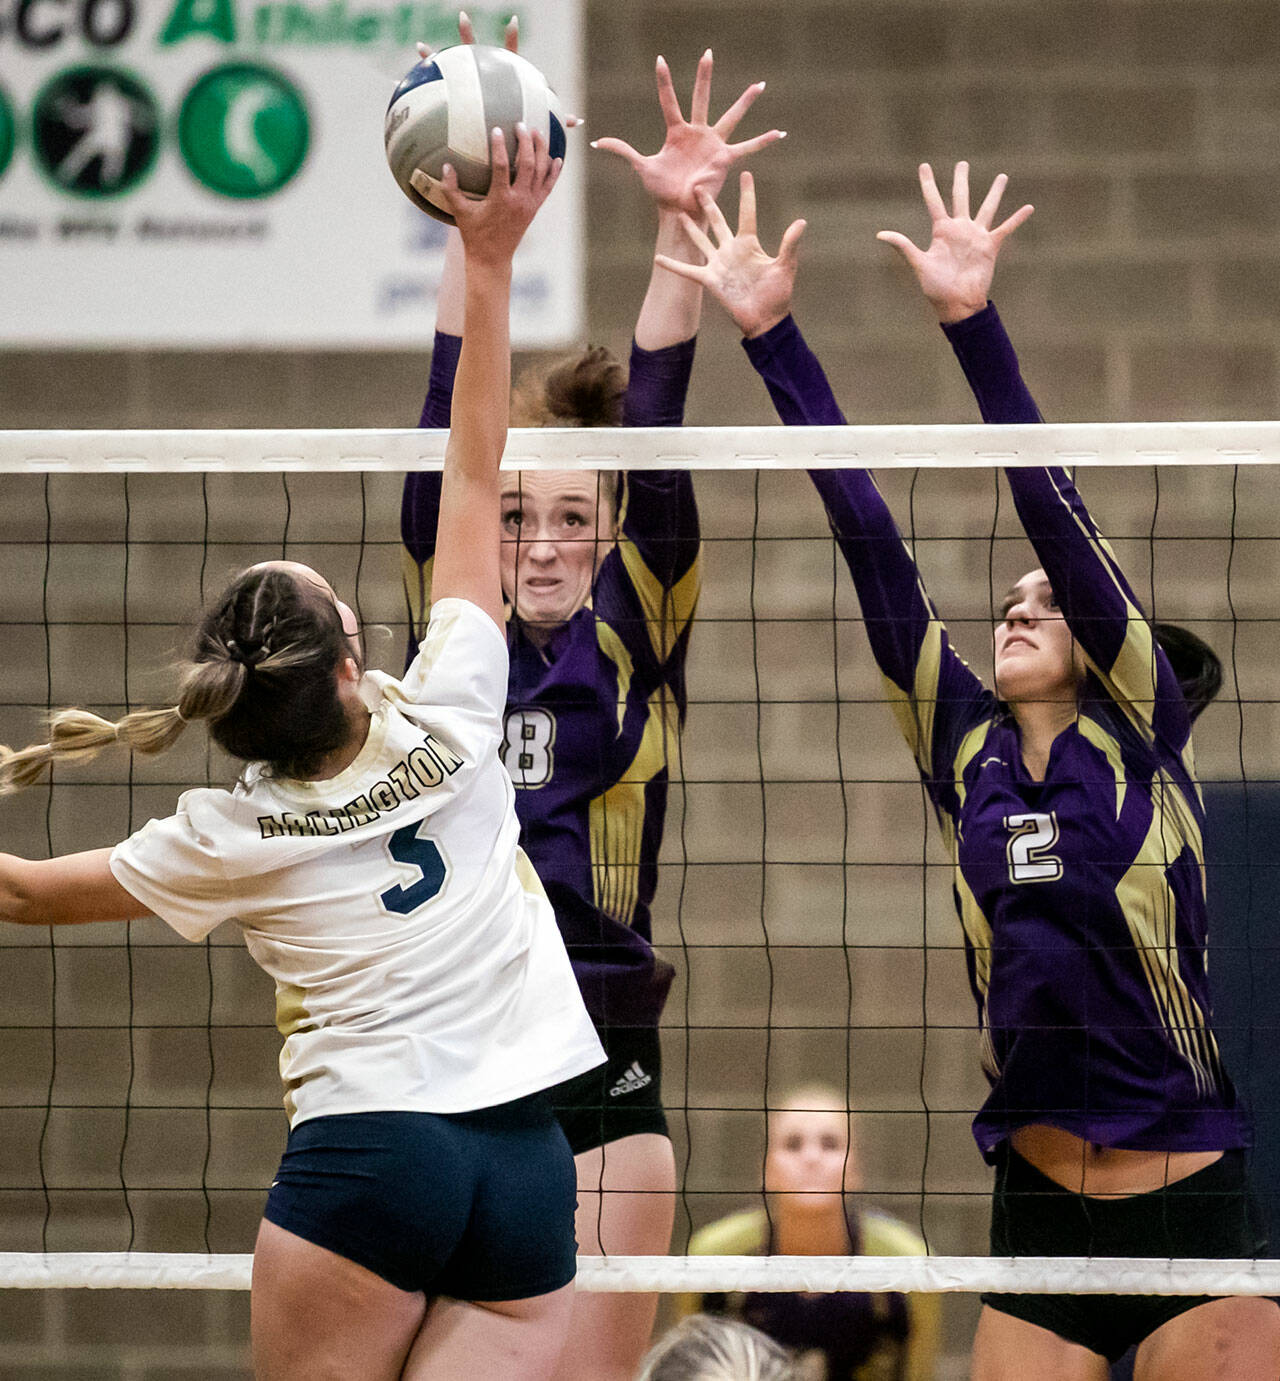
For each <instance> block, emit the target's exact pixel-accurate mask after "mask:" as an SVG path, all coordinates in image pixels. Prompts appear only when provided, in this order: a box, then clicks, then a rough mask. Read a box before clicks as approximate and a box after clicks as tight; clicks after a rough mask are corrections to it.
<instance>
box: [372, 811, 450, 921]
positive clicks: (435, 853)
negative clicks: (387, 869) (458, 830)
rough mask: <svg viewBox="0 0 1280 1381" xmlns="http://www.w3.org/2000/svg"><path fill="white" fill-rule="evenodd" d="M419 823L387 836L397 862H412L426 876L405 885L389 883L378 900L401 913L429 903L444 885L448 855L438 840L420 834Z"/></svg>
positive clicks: (389, 847)
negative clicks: (436, 843)
mask: <svg viewBox="0 0 1280 1381" xmlns="http://www.w3.org/2000/svg"><path fill="white" fill-rule="evenodd" d="M419 824H421V821H419V822H418V824H414V825H405V826H404V827H403V828H401V829H398V830H396V832H395V833H394V834H393V835H392V836H391V838H390V839H388V840H387V852H388V853H390V855H391V857H392V858H394V859H395V861H396V862H397V863H408V864H411V865H412V866H413V867H415V868H416V869H417V870H418V871H419V872H420V873H421V874H422V876H421V877H420V878H419V879H418V880H417V882H413V883H410V884H409V886H408V887H402V886H400V884H399V883H397V884H396V885H395V886H394V887H388V888H387V890H386V891H385V892H383V893H382V894H381V895H380V896H379V898H378V900H379V901H380V902H381V903H382V905H383V906H384V907H385V908H386V909H387V910H388V911H394V912H395V913H396V915H397V916H407V915H409V913H410V912H412V911H416V910H417V909H418V908H419V907H420V906H425V905H426V904H427V902H429V901H430V900H431V898H432V897H434V896H436V894H437V893H438V892H439V891H440V889H441V888H442V887H443V886H444V879H445V873H446V872H447V871H448V870H447V869H446V868H445V865H444V857H443V855H442V854H441V852H440V850H439V849H438V848H437V847H436V845H435V841H434V840H431V839H423V838H422V837H421V836H420V835H419V834H418V825H419Z"/></svg>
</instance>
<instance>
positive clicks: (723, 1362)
mask: <svg viewBox="0 0 1280 1381" xmlns="http://www.w3.org/2000/svg"><path fill="white" fill-rule="evenodd" d="M798 1375H799V1374H798V1373H797V1372H796V1370H795V1367H794V1364H793V1362H792V1360H791V1356H790V1354H789V1353H788V1352H786V1351H785V1350H784V1349H783V1348H781V1347H779V1346H778V1344H777V1343H775V1342H774V1341H773V1339H772V1338H767V1337H765V1335H764V1334H763V1333H761V1332H760V1331H759V1330H758V1329H755V1328H752V1327H751V1326H750V1325H749V1324H745V1323H739V1322H738V1321H737V1320H736V1319H726V1318H718V1317H713V1316H712V1315H709V1314H692V1315H690V1316H689V1318H687V1319H683V1320H681V1322H680V1323H678V1324H677V1325H676V1326H675V1327H674V1328H673V1329H672V1330H671V1331H670V1332H669V1333H667V1334H666V1335H665V1336H664V1337H663V1338H662V1339H661V1340H660V1341H659V1342H657V1343H656V1344H655V1345H654V1346H653V1347H652V1348H651V1349H650V1350H649V1352H648V1354H647V1355H646V1357H645V1359H644V1361H643V1362H642V1363H641V1364H640V1371H639V1373H638V1374H637V1376H636V1381H797V1377H798Z"/></svg>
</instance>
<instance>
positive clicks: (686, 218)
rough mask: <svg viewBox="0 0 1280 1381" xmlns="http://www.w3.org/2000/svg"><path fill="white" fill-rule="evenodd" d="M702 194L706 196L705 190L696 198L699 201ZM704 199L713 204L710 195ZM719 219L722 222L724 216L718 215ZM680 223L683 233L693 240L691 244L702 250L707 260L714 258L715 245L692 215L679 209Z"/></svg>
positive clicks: (726, 227) (704, 205) (717, 208)
mask: <svg viewBox="0 0 1280 1381" xmlns="http://www.w3.org/2000/svg"><path fill="white" fill-rule="evenodd" d="M703 196H706V193H705V192H704V193H703V194H702V196H700V197H699V198H698V200H699V201H701V200H702V197H703ZM706 199H707V201H708V202H711V205H712V206H715V202H713V201H711V198H710V197H707V198H706ZM703 207H704V209H705V207H706V203H705V202H704V203H703ZM719 209H720V208H719V207H716V210H717V211H718V210H719ZM720 220H721V222H722V223H723V222H724V217H723V216H721V217H720ZM680 224H681V226H682V227H683V229H684V233H685V234H686V235H687V236H688V237H689V239H690V240H691V241H692V242H693V244H694V245H695V247H696V248H698V249H699V250H701V251H702V253H703V255H704V256H705V257H706V258H707V259H708V260H711V259H714V258H715V257H716V247H715V245H713V244H712V243H711V241H710V239H709V238H708V237H707V232H706V231H705V230H703V228H702V227H701V226H700V225H699V224H698V222H697V221H695V220H694V219H693V217H692V216H691V215H689V213H688V212H687V211H681V213H680ZM724 228H725V230H726V232H727V231H728V229H729V227H728V226H727V225H725V227H724Z"/></svg>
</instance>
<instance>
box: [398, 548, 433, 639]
mask: <svg viewBox="0 0 1280 1381" xmlns="http://www.w3.org/2000/svg"><path fill="white" fill-rule="evenodd" d="M435 564H436V559H435V557H434V556H429V557H428V558H427V559H426V560H425V561H424V562H423V563H422V564H421V565H419V564H418V563H417V562H416V561H415V560H414V559H413V557H412V556H411V555H410V553H409V549H408V547H401V549H400V566H401V578H402V580H403V582H404V599H405V604H406V605H407V606H408V609H409V627H410V629H411V630H412V633H413V641H414V642H415V643H420V642H421V641H422V639H423V638H424V637H425V636H426V632H427V617H428V615H429V614H430V613H431V573H432V571H433V570H434V569H435Z"/></svg>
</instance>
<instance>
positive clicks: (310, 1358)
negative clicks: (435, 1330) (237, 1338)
mask: <svg viewBox="0 0 1280 1381" xmlns="http://www.w3.org/2000/svg"><path fill="white" fill-rule="evenodd" d="M425 1312H426V1298H425V1296H424V1295H423V1294H422V1293H421V1292H420V1291H407V1290H399V1289H397V1288H396V1287H395V1286H394V1285H392V1284H391V1283H390V1282H389V1281H386V1280H383V1279H382V1277H381V1276H379V1275H375V1274H374V1272H373V1271H369V1270H366V1269H365V1268H364V1267H363V1266H358V1265H357V1264H356V1263H355V1262H354V1261H348V1260H347V1258H346V1257H345V1256H339V1255H338V1254H337V1253H336V1252H331V1251H329V1250H328V1249H327V1248H325V1247H318V1246H316V1244H315V1243H314V1242H308V1241H307V1240H306V1239H305V1238H302V1237H298V1236H296V1235H295V1234H294V1233H292V1232H287V1231H286V1230H285V1229H284V1228H282V1227H278V1226H277V1225H276V1224H275V1223H269V1222H266V1221H265V1220H264V1222H263V1223H262V1226H261V1227H260V1228H259V1230H258V1241H257V1245H256V1247H255V1248H254V1253H253V1291H252V1295H251V1298H250V1317H251V1334H252V1339H253V1371H254V1376H255V1377H256V1378H257V1381H351V1378H353V1377H360V1378H361V1381H383V1378H385V1381H395V1378H397V1377H398V1376H399V1375H400V1373H401V1369H402V1368H403V1366H404V1361H405V1358H406V1357H407V1356H408V1355H409V1350H410V1348H411V1347H412V1346H413V1343H414V1339H415V1338H416V1337H417V1336H418V1330H419V1328H420V1327H421V1325H422V1320H423V1315H424V1314H425Z"/></svg>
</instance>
